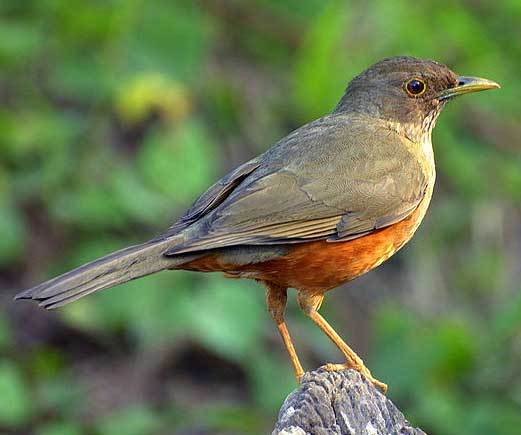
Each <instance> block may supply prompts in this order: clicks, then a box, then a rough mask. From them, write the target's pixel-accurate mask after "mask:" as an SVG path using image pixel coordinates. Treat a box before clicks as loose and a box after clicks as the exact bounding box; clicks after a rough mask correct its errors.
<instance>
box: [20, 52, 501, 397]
mask: <svg viewBox="0 0 521 435" xmlns="http://www.w3.org/2000/svg"><path fill="white" fill-rule="evenodd" d="M494 87H499V86H498V85H497V84H496V83H494V82H491V81H488V80H485V79H478V78H472V77H458V76H457V75H456V74H455V73H453V72H452V71H451V70H450V69H448V68H447V67H446V66H444V65H441V64H438V63H436V62H433V61H426V60H421V59H415V58H411V57H397V58H390V59H385V60H383V61H381V62H378V63H377V64H375V65H373V66H372V67H370V68H369V69H367V70H366V71H365V72H363V73H362V74H360V75H359V76H358V77H356V78H355V79H353V81H352V82H351V83H350V85H349V86H348V88H347V90H346V93H345V95H344V96H343V97H342V99H341V100H340V103H339V104H338V106H337V107H336V108H335V110H334V111H333V112H332V113H331V114H329V115H326V116H324V117H323V118H320V119H318V120H316V121H313V122H311V123H309V124H306V125H304V126H303V127H301V128H299V129H297V130H295V131H294V132H293V133H291V134H289V135H288V136H287V137H285V138H284V139H282V140H280V141H279V142H278V143H276V144H275V145H274V146H273V147H272V148H270V149H269V150H268V151H266V152H265V153H264V154H262V155H260V156H258V157H256V158H254V159H252V160H251V161H249V162H247V163H245V164H244V165H242V166H240V167H238V168H237V169H236V170H234V171H232V172H231V173H229V174H228V175H226V176H225V177H223V178H222V179H221V180H219V181H218V182H217V183H216V184H214V185H213V186H212V187H210V188H209V189H208V190H207V191H206V192H205V193H204V194H203V195H201V196H200V197H199V199H197V201H196V202H195V203H194V205H193V206H192V207H191V208H190V209H189V210H188V211H187V212H186V213H185V214H184V215H183V216H182V217H181V218H180V219H179V220H178V221H177V222H176V223H175V224H174V225H172V226H171V227H170V228H169V229H168V230H167V231H166V232H165V233H163V234H162V235H160V236H159V237H156V238H155V239H153V240H150V241H149V242H146V243H144V244H142V245H139V246H134V247H130V248H126V249H123V250H122V251H118V252H115V253H113V254H110V255H108V256H106V257H103V258H101V259H99V260H96V261H94V262H92V263H89V264H86V265H84V266H81V267H79V268H77V269H75V270H73V271H71V272H68V273H66V274H64V275H62V276H60V277H57V278H54V279H52V280H50V281H47V282H45V283H43V284H40V285H38V286H36V287H33V288H32V289H29V290H26V291H24V292H22V293H20V294H19V295H18V296H17V298H18V299H34V300H37V301H39V302H40V305H41V306H43V307H45V308H55V307H59V306H61V305H64V304H67V303H69V302H72V301H74V300H76V299H78V298H80V297H83V296H85V295H87V294H90V293H93V292H95V291H98V290H102V289H105V288H108V287H112V286H114V285H117V284H120V283H122V282H126V281H129V280H131V279H135V278H139V277H141V276H144V275H148V274H150V273H154V272H158V271H161V270H165V269H185V270H194V271H201V272H213V271H221V272H224V273H225V274H226V275H227V276H229V277H236V278H250V279H255V280H257V281H260V282H262V283H263V284H264V285H265V287H266V289H267V292H266V296H267V298H266V300H267V304H268V309H269V312H270V314H271V316H272V317H273V319H274V321H275V322H276V324H277V327H278V329H279V331H280V333H281V336H282V339H283V340H284V344H285V346H286V349H287V351H288V353H289V356H290V358H291V361H292V363H293V366H294V368H295V374H296V376H297V378H300V377H301V376H302V374H303V369H302V366H301V364H300V362H299V360H298V357H297V354H296V352H295V349H294V347H293V344H292V342H291V338H290V336H289V333H288V330H287V328H286V325H285V322H284V308H285V305H286V290H287V288H288V287H294V288H296V289H297V298H298V302H299V305H300V307H301V308H302V310H303V311H304V312H305V313H306V315H308V316H309V317H310V318H311V319H312V320H313V321H314V322H315V323H316V324H317V325H318V326H319V327H320V328H321V329H322V330H323V331H324V332H325V333H326V335H328V337H329V338H330V339H331V340H332V341H333V342H334V343H335V344H336V345H337V346H338V348H339V349H340V350H341V351H342V353H343V354H344V356H345V358H346V364H345V365H340V366H339V365H329V366H328V367H330V368H331V369H332V370H335V369H337V368H338V367H344V366H348V367H352V368H355V369H357V370H359V371H360V372H361V373H362V374H363V375H364V376H366V377H367V378H368V379H369V380H370V381H372V382H373V383H374V384H375V385H377V386H379V387H380V388H382V389H383V390H385V389H386V386H385V384H382V383H381V382H379V381H377V380H376V379H374V378H373V377H372V375H371V373H370V372H369V370H368V369H367V368H366V367H365V366H364V364H363V362H362V360H361V359H360V358H359V357H358V356H357V355H356V353H354V352H353V350H352V349H350V348H349V346H348V345H347V344H346V343H345V342H344V341H343V340H342V339H341V338H340V336H339V335H338V334H337V333H336V332H335V331H334V330H333V328H331V326H330V325H329V324H328V323H327V322H326V321H325V319H324V318H323V317H322V316H321V315H320V314H319V313H318V309H319V308H320V305H321V303H322V300H323V297H324V294H325V292H326V291H327V290H330V289H332V288H334V287H337V286H338V285H340V284H342V283H344V282H347V281H350V280H352V279H354V278H356V277H357V276H360V275H361V274H363V273H365V272H367V271H369V270H371V269H373V268H374V267H376V266H378V265H379V264H381V263H382V262H383V261H385V260H386V259H387V258H389V257H390V256H391V255H393V254H394V253H395V252H396V251H397V250H398V249H400V248H401V247H402V246H403V245H404V244H405V243H406V242H407V241H408V240H409V239H410V238H411V237H412V236H413V234H414V232H415V231H416V229H417V228H418V225H419V224H420V222H421V220H422V219H423V217H424V215H425V212H426V210H427V207H428V205H429V202H430V199H431V196H432V191H433V186H434V179H435V168H434V156H433V151H432V145H431V131H432V129H433V127H434V125H435V122H436V119H437V117H438V115H439V113H440V111H441V109H442V108H443V107H444V105H445V103H446V102H447V101H448V100H450V99H451V98H453V97H454V96H456V95H461V94H464V93H468V92H474V91H479V90H484V89H491V88H494Z"/></svg>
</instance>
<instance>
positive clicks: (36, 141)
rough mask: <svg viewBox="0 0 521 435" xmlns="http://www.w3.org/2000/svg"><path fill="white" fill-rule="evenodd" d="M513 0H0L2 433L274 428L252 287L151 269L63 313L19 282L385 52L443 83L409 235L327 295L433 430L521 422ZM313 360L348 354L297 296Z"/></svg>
mask: <svg viewBox="0 0 521 435" xmlns="http://www.w3.org/2000/svg"><path fill="white" fill-rule="evenodd" d="M520 21H521V2H519V1H517V0H503V1H495V2H486V1H481V0H466V1H462V2H453V1H448V0H445V1H443V0H442V1H436V2H413V1H405V0H395V1H393V2H389V1H383V0H378V1H374V2H371V3H370V4H369V3H366V2H363V1H333V0H256V1H248V2H247V1H240V0H206V1H196V2H193V1H188V0H176V1H171V0H156V1H148V2H147V1H140V0H103V1H101V0H98V1H82V0H25V1H18V0H2V1H1V2H0V101H1V105H0V290H1V291H0V433H6V434H24V435H25V434H38V435H88V434H92V435H98V434H103V435H105V434H106V435H116V434H117V435H142V434H143V435H146V434H172V433H175V434H186V435H188V434H201V435H205V434H261V433H268V432H269V431H270V430H271V428H272V425H273V422H274V421H275V419H276V415H277V412H278V409H279V407H280V405H281V403H282V401H283V399H284V398H285V397H286V395H287V394H288V393H289V392H290V391H291V390H292V389H293V388H295V386H296V384H295V381H294V378H293V373H292V370H291V367H290V364H289V361H288V360H287V357H286V354H285V352H284V349H283V347H282V345H281V343H280V339H279V337H278V334H277V331H276V328H275V326H274V325H273V324H272V321H271V319H270V318H269V316H268V314H267V313H266V309H265V306H264V292H263V289H262V288H261V287H260V286H259V285H257V284H255V283H250V282H247V281H236V280H227V279H225V278H223V277H222V276H219V275H217V274H192V273H187V272H186V273H185V272H176V273H174V272H170V273H168V272H167V273H161V274H158V275H155V276H152V277H148V278H145V279H142V280H139V281H136V282H132V283H129V284H127V285H124V286H120V287H117V288H114V289H111V290H108V291H105V292H101V293H99V294H96V295H93V296H91V297H88V298H86V299H83V300H81V301H79V302H77V303H74V304H72V305H70V306H67V307H66V308H64V309H60V310H57V311H53V312H45V311H43V310H41V309H38V308H37V307H36V305H35V304H30V303H16V304H15V303H13V302H12V297H13V295H14V294H15V292H16V291H17V290H20V289H23V288H25V287H27V286H31V285H34V284H36V283H38V282H40V281H42V280H45V279H48V278H50V277H52V276H54V275H56V274H59V273H61V272H64V271H66V270H68V269H70V268H73V267H75V266H77V265H79V264H80V263H83V262H85V261H88V260H91V259H94V258H95V257H97V256H100V255H102V254H105V253H108V252H109V251H111V250H115V249H119V248H122V247H125V246H127V245H128V244H131V243H134V242H138V241H144V240H146V239H147V238H150V237H151V236H153V235H156V234H158V233H159V232H161V231H162V230H164V229H165V228H166V227H167V226H168V225H169V224H170V223H172V222H173V221H174V220H175V219H176V218H177V217H178V216H179V215H180V214H181V213H182V211H183V210H184V209H185V208H186V207H188V206H189V205H190V203H191V202H192V201H193V200H194V199H195V198H196V196H197V195H198V194H199V193H201V192H202V191H203V190H204V189H205V188H206V187H208V186H209V185H210V184H211V183H213V182H214V181H215V180H216V179H217V178H219V177H220V176H222V175H224V174H225V173H226V172H227V171H228V170H230V169H232V168H233V167H235V166H236V165H238V164H240V163H242V162H244V161H245V160H247V159H249V158H251V157H252V156H254V155H256V154H258V153H260V152H262V151H263V150H265V149H266V148H267V147H268V146H269V145H270V144H272V143H274V142H275V141H276V140H278V139H279V138H281V137H283V136H284V135H286V134H287V133H288V132H290V131H291V130H292V129H294V128H296V127H298V126H300V125H301V124H303V123H305V122H307V121H310V120H312V119H314V118H316V117H318V116H320V115H322V114H324V113H326V112H328V111H330V110H331V109H332V108H333V107H334V106H335V104H336V102H337V100H338V99H339V98H340V96H341V95H342V93H343V90H344V88H345V86H346V84H347V82H348V81H349V80H350V78H352V77H353V76H354V75H355V74H357V73H359V72H360V71H362V70H363V69H365V68H366V67H367V66H368V65H369V64H371V63H373V62H375V61H377V60H380V59H381V58H383V57H388V56H392V55H399V54H407V55H414V56H419V57H427V58H433V59H436V60H439V61H441V62H443V63H446V64H448V65H449V66H451V67H452V68H453V69H454V70H455V71H457V72H459V73H461V74H466V75H477V76H482V77H486V78H490V79H493V80H496V81H498V82H499V83H501V84H502V86H503V88H502V89H501V90H500V91H494V92H486V93H482V94H479V95H472V96H469V97H465V98H462V99H458V100H457V101H455V102H453V103H451V104H450V105H449V107H448V108H447V109H446V110H445V111H444V113H443V114H442V115H441V118H440V119H439V121H438V127H437V128H436V129H435V131H434V143H435V154H436V156H437V163H438V182H437V186H436V189H435V194H434V198H433V201H432V205H431V208H430V212H429V213H428V214H427V217H426V219H425V221H424V223H423V225H422V226H421V228H420V230H419V231H418V233H417V235H416V237H415V238H414V239H413V241H412V242H411V243H410V244H409V245H408V246H407V247H405V248H404V249H403V250H402V251H401V252H400V253H399V254H398V255H396V256H395V257H393V259H392V260H390V261H389V262H387V263H386V264H385V265H383V266H381V267H380V268H379V269H378V270H377V271H375V272H373V273H370V274H369V275H367V276H364V277H362V278H360V279H358V280H356V281H355V282H353V283H351V284H350V285H348V286H344V287H343V288H339V289H337V290H336V291H334V292H331V293H330V294H329V297H328V298H326V301H325V303H324V305H323V308H322V313H323V314H324V315H325V316H326V318H328V319H329V320H330V321H331V323H332V324H333V325H334V326H335V327H336V328H337V330H338V331H339V332H340V333H341V335H343V336H344V338H345V339H346V340H347V341H348V342H349V343H350V344H352V345H353V347H354V348H355V349H356V350H358V351H359V353H360V354H361V355H362V356H363V357H364V358H365V360H366V362H367V363H368V366H369V367H370V368H371V369H372V371H373V373H374V374H375V376H376V377H378V378H380V379H382V380H383V381H385V382H387V383H388V384H389V386H390V389H389V397H390V398H391V399H392V400H393V401H394V402H395V403H396V404H397V405H398V406H399V407H400V409H401V410H402V411H404V412H405V414H406V416H407V417H408V418H409V419H410V420H411V421H412V422H413V423H414V424H415V425H419V426H421V427H422V428H423V429H424V430H425V431H426V432H427V433H432V434H437V435H444V434H460V435H466V434H469V435H470V434H472V435H479V434H499V435H502V434H518V433H519V432H520V428H521V292H520V289H521V284H520V283H521V264H520V254H521V219H520V217H521V115H520V114H521V111H520V109H521V102H520V101H521V99H520V94H521V92H520V91H521V83H520V81H519V76H520V68H521V33H520V27H519V23H520ZM290 297H291V300H290V304H289V308H288V310H289V314H288V317H289V321H288V323H289V328H290V331H291V332H292V333H293V336H294V338H295V342H296V346H297V349H298V351H299V352H300V354H301V356H302V358H303V362H304V363H305V367H306V368H308V369H311V368H315V367H317V366H319V365H320V364H322V363H324V362H326V361H341V357H340V355H339V353H338V352H337V351H336V350H335V348H334V347H333V346H332V345H331V344H330V343H329V341H328V340H327V338H326V337H325V336H323V335H322V334H321V333H320V332H319V331H318V329H317V328H315V327H313V326H312V324H311V322H310V321H309V320H307V319H306V318H305V317H304V316H303V315H302V314H301V313H300V312H299V311H298V309H297V308H296V304H295V302H294V293H293V292H291V294H290Z"/></svg>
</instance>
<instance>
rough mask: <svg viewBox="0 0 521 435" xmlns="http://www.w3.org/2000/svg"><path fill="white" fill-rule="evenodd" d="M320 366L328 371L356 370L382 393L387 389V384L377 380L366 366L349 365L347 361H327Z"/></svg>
mask: <svg viewBox="0 0 521 435" xmlns="http://www.w3.org/2000/svg"><path fill="white" fill-rule="evenodd" d="M322 367H323V368H324V369H325V370H327V371H328V372H338V371H340V370H346V369H353V370H356V371H357V372H358V373H360V374H361V375H362V376H363V377H364V378H365V379H367V380H368V381H369V382H371V383H372V384H373V385H374V386H375V387H376V388H378V389H379V390H380V391H381V392H382V393H383V394H386V393H387V389H388V387H387V384H384V383H383V382H381V381H379V380H378V379H375V378H374V377H373V375H372V374H371V372H370V371H369V369H368V368H367V367H366V366H359V365H354V364H353V365H351V364H349V363H344V364H334V363H328V364H326V365H324V366H322Z"/></svg>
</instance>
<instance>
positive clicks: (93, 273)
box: [15, 239, 180, 309]
mask: <svg viewBox="0 0 521 435" xmlns="http://www.w3.org/2000/svg"><path fill="white" fill-rule="evenodd" d="M174 244H175V241H174V240H172V239H163V240H153V241H150V242H146V243H143V244H141V245H136V246H131V247H129V248H126V249H122V250H120V251H117V252H114V253H112V254H109V255H107V256H105V257H102V258H100V259H98V260H95V261H93V262H91V263H87V264H85V265H83V266H80V267H78V268H76V269H74V270H71V271H70V272H67V273H65V274H63V275H61V276H58V277H56V278H53V279H51V280H49V281H46V282H44V283H42V284H40V285H37V286H35V287H33V288H30V289H28V290H25V291H23V292H21V293H19V294H17V295H16V296H15V300H18V299H33V300H36V301H39V305H40V306H41V307H44V308H47V309H52V308H57V307H60V306H62V305H65V304H68V303H69V302H72V301H75V300H77V299H79V298H81V297H83V296H86V295H88V294H90V293H94V292H96V291H98V290H103V289H106V288H108V287H113V286H115V285H117V284H122V283H124V282H127V281H130V280H133V279H136V278H140V277H142V276H145V275H150V274H152V273H155V272H159V271H161V270H164V269H169V268H173V267H175V266H176V264H177V263H180V261H179V259H177V260H176V258H175V257H173V258H167V257H165V256H164V255H163V253H164V252H165V251H166V250H167V249H168V248H171V247H172V246H173V245H174Z"/></svg>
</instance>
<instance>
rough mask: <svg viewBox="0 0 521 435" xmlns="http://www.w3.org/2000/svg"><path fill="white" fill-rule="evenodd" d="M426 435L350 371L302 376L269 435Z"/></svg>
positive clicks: (355, 373) (321, 371)
mask: <svg viewBox="0 0 521 435" xmlns="http://www.w3.org/2000/svg"><path fill="white" fill-rule="evenodd" d="M307 434H312V435H362V434H363V435H391V434H392V435H395V434H396V435H426V434H425V432H423V431H422V430H421V429H416V428H413V427H412V426H411V425H410V424H409V422H408V421H407V420H406V419H405V417H404V416H403V414H402V413H401V412H400V411H399V410H398V408H396V406H394V404H393V403H392V402H391V401H390V400H389V399H388V398H387V397H386V396H384V395H383V394H382V393H380V392H379V391H378V390H377V389H376V388H375V387H374V386H373V385H372V384H370V383H369V382H368V381H367V380H365V379H363V378H362V377H361V376H360V374H359V373H358V372H356V371H354V370H344V371H340V372H328V371H326V370H325V369H318V370H317V371H314V372H310V373H306V374H305V375H304V378H303V380H302V383H301V385H300V386H299V388H298V389H297V390H295V391H293V392H292V393H291V394H290V395H289V396H288V397H287V399H286V400H285V401H284V404H283V405H282V408H281V410H280V413H279V418H278V421H277V424H276V426H275V429H274V431H273V433H272V435H307Z"/></svg>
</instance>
